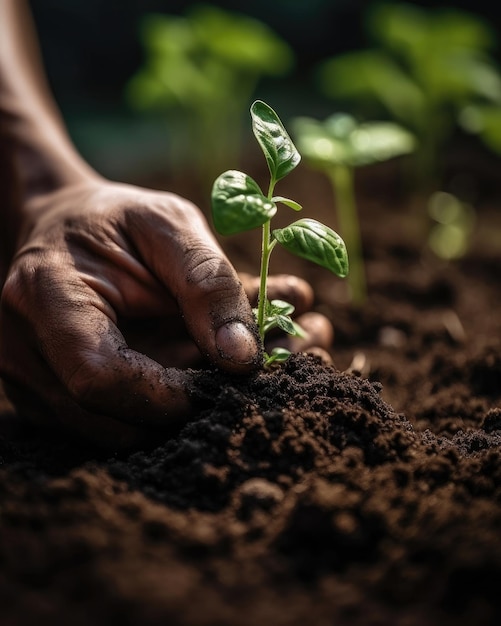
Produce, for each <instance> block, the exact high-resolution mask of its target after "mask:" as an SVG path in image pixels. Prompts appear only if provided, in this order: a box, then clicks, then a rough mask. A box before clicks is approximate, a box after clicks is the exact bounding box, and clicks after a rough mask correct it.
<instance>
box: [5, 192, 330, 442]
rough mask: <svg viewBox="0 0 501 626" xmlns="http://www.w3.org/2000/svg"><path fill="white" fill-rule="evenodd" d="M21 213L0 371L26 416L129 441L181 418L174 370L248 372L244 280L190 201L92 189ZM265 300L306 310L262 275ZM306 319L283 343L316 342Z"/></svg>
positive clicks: (307, 297) (185, 379) (285, 281)
mask: <svg viewBox="0 0 501 626" xmlns="http://www.w3.org/2000/svg"><path fill="white" fill-rule="evenodd" d="M25 214H26V215H28V216H29V218H30V221H29V223H28V222H27V223H25V224H24V228H23V230H22V233H23V234H22V236H21V242H20V243H21V245H20V248H19V250H18V252H17V254H16V256H15V258H14V261H13V263H12V265H11V268H10V272H9V275H8V277H7V280H6V283H5V285H4V289H3V292H2V303H1V313H0V315H1V318H0V373H1V374H2V376H3V378H4V380H5V381H6V383H7V388H8V390H9V392H10V394H11V397H12V398H13V399H14V401H15V402H16V404H18V405H19V406H20V408H21V411H22V412H23V413H24V414H26V415H27V416H28V417H31V418H32V419H34V420H36V421H39V422H42V423H44V424H46V423H50V424H52V425H54V426H57V425H63V426H64V427H66V428H68V429H69V430H70V431H73V432H74V433H76V434H77V435H79V436H83V437H85V438H86V439H90V440H92V441H94V442H95V443H99V444H102V445H114V446H116V447H123V446H128V445H131V444H133V443H141V442H142V441H143V440H144V439H145V437H146V439H149V437H150V435H151V432H152V431H153V432H155V430H156V431H158V430H159V429H160V430H161V431H165V432H176V431H177V430H178V429H179V428H180V427H181V426H182V425H183V424H184V423H185V422H186V420H187V419H188V418H189V416H190V411H191V406H190V400H189V386H190V372H189V370H188V369H183V368H187V367H190V366H191V367H193V366H198V365H201V358H202V359H208V360H209V361H210V362H212V363H213V364H214V365H216V366H218V367H220V368H222V369H224V370H226V371H228V372H230V373H242V374H243V373H248V372H251V371H252V370H254V369H257V368H258V367H259V366H260V363H261V357H262V355H261V350H260V346H259V341H258V338H257V330H256V328H255V323H254V319H253V315H252V311H251V306H250V304H249V298H248V296H249V297H250V298H251V299H252V298H253V297H255V293H256V292H257V283H256V280H255V279H254V278H252V277H249V276H247V275H246V276H242V281H240V280H239V278H238V276H237V274H236V272H235V270H234V269H233V267H232V266H231V264H230V263H229V261H228V260H227V258H226V257H225V255H224V254H223V252H222V251H221V249H220V247H219V245H218V244H217V242H216V240H215V238H214V237H213V235H212V233H211V232H210V229H209V228H208V226H207V224H206V221H205V219H204V218H203V216H202V214H201V212H200V211H199V210H198V209H197V208H196V207H195V206H194V205H193V204H191V203H190V202H189V201H187V200H185V199H183V198H180V197H179V196H175V195H173V194H168V193H162V192H156V191H150V190H145V189H141V188H138V187H133V186H129V185H120V184H114V183H109V182H105V181H101V180H97V181H92V182H86V183H84V184H82V185H76V186H70V187H66V188H63V189H61V190H58V191H56V192H53V193H49V194H45V195H43V196H41V197H38V198H36V199H35V200H32V201H31V204H30V205H29V206H28V207H27V209H26V211H25ZM246 290H247V293H246ZM269 295H270V297H271V298H282V299H285V300H288V301H289V302H291V303H292V304H294V305H295V306H296V308H297V311H298V312H299V313H301V312H304V311H306V310H307V309H308V308H309V307H310V306H311V303H312V293H311V289H310V288H309V286H308V285H307V284H306V283H304V281H301V280H299V279H296V278H293V277H283V276H282V277H276V278H272V279H271V280H270V287H269ZM304 320H306V324H305V323H304V321H303V320H302V319H301V318H299V321H300V322H301V323H302V324H303V326H305V325H306V327H307V330H308V328H310V329H311V333H310V340H309V341H306V342H305V341H303V344H302V345H300V346H299V344H297V343H296V345H295V346H293V345H291V347H292V348H294V349H306V348H308V347H310V346H311V345H312V344H314V345H317V346H320V347H324V348H326V347H328V345H329V344H330V341H331V337H332V335H331V334H330V333H331V329H330V325H329V323H328V322H327V321H326V320H325V318H322V317H321V316H318V315H315V314H311V313H310V314H307V316H306V317H305V318H304ZM315 329H316V330H315ZM296 341H297V340H296Z"/></svg>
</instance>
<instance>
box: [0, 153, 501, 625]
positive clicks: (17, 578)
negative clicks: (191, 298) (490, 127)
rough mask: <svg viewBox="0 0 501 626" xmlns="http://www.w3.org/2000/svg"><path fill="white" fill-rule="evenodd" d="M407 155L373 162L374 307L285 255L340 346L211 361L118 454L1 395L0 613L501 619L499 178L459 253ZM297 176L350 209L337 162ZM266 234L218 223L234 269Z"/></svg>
mask: <svg viewBox="0 0 501 626" xmlns="http://www.w3.org/2000/svg"><path fill="white" fill-rule="evenodd" d="M475 163H477V167H478V163H482V161H481V159H480V158H479V157H477V156H476V157H475ZM453 165H454V167H455V168H456V169H457V171H456V174H458V173H459V174H461V175H462V170H461V167H462V166H461V162H460V161H458V160H456V162H455V163H454V164H453ZM495 165H496V166H497V164H495ZM488 166H489V167H491V164H490V162H489V163H488ZM394 167H395V164H392V166H391V167H390V168H388V166H385V167H381V168H379V167H378V168H373V169H371V170H370V171H367V172H362V173H361V174H360V180H359V197H360V214H361V223H362V231H363V232H362V234H363V240H364V249H365V255H366V259H367V277H368V285H369V299H368V302H367V304H366V305H365V306H363V307H362V308H359V309H354V308H353V307H351V306H350V304H349V303H348V302H347V301H346V291H345V286H344V283H343V282H342V281H340V280H339V279H337V278H333V277H331V276H330V275H328V273H327V272H326V271H325V270H323V269H319V268H316V267H314V266H312V265H308V264H307V263H305V262H302V261H300V260H298V259H291V257H289V256H287V257H285V256H284V257H283V258H282V257H281V256H280V255H279V254H278V255H277V257H276V260H275V261H274V263H275V264H274V265H273V267H272V271H275V272H276V271H280V269H281V268H282V266H283V267H286V268H287V271H288V272H294V273H297V274H299V275H302V276H304V277H305V278H307V279H308V280H309V281H310V282H311V283H312V285H313V286H314V288H315V292H316V296H317V300H316V303H315V309H316V310H318V311H321V312H322V313H324V314H325V315H327V316H328V317H329V318H330V319H331V321H332V323H333V325H334V328H335V339H334V343H333V345H332V350H331V352H332V357H333V360H334V365H332V366H331V365H325V364H323V363H322V362H321V361H319V360H318V359H317V358H316V357H312V356H305V355H294V356H293V357H291V359H290V360H289V361H288V362H287V363H286V364H285V365H284V366H282V367H280V368H279V369H276V370H273V371H272V372H269V373H261V374H258V375H257V376H256V377H253V378H251V379H241V378H229V377H227V376H223V375H222V374H220V373H218V372H214V371H209V370H203V371H200V372H199V373H198V374H197V376H196V385H195V389H194V398H195V401H196V403H197V407H198V413H197V415H196V419H195V420H194V421H193V422H192V423H191V424H189V425H188V426H187V427H186V428H185V429H184V430H183V432H181V434H180V435H179V436H178V437H177V438H176V439H173V440H170V441H159V442H158V448H156V449H154V450H149V451H137V452H135V453H133V454H131V455H121V456H120V455H114V456H113V457H112V458H109V455H106V454H104V455H103V453H98V452H96V451H95V450H89V449H86V448H83V447H77V446H76V445H75V444H71V443H69V442H68V441H66V440H65V439H64V438H61V439H59V438H55V437H54V436H53V435H50V436H47V435H46V434H44V433H40V432H35V431H33V430H31V429H29V428H26V427H18V426H17V425H16V422H14V423H13V422H12V420H10V419H9V416H11V415H12V409H11V408H9V406H8V404H7V403H6V401H4V400H2V407H3V408H2V416H3V417H2V419H1V420H0V424H1V426H0V427H1V428H3V431H2V432H3V434H2V435H0V524H1V528H0V606H1V607H2V609H1V611H2V612H1V615H2V618H1V621H2V624H6V625H9V626H10V625H15V626H24V625H28V624H30V625H31V624H34V623H49V622H50V623H52V624H70V623H71V624H73V625H74V626H80V625H82V626H83V625H89V624H92V625H93V626H94V625H95V626H100V625H103V626H104V625H106V626H109V625H110V624H120V625H121V626H127V625H128V624H130V625H131V626H132V625H134V626H135V625H136V624H137V625H139V624H141V626H148V625H157V624H176V626H181V625H183V626H185V625H186V626H195V625H197V626H199V625H200V626H202V625H209V624H211V625H218V626H224V625H228V626H235V625H238V626H247V625H249V626H250V625H252V626H254V625H256V624H261V625H264V626H267V625H273V626H282V625H283V626H292V625H295V624H297V625H302V626H303V625H305V624H308V625H310V624H311V625H315V626H320V625H321V624H336V625H345V624H349V625H360V626H362V625H363V626H375V625H381V626H390V625H395V626H397V625H402V626H404V625H405V626H422V625H423V624H426V626H434V625H438V624H440V625H441V626H446V625H448V624H451V625H452V624H454V626H458V625H459V626H462V625H468V626H470V625H471V624H475V625H477V626H478V625H484V624H485V625H487V624H495V623H499V622H500V621H501V600H500V596H499V581H500V580H501V542H500V541H499V528H501V448H500V445H501V408H500V407H501V404H500V402H501V315H500V311H501V296H500V293H499V276H500V274H501V246H499V233H500V232H501V229H500V226H501V219H500V216H499V203H500V200H499V196H497V197H496V193H495V192H496V190H497V185H496V184H494V183H493V182H492V179H491V177H490V176H488V175H487V174H485V172H486V171H487V170H486V169H485V170H482V171H483V172H484V176H485V179H482V178H479V177H478V176H477V178H476V179H475V180H476V181H477V187H476V189H477V191H478V192H479V193H478V194H477V199H478V205H477V226H476V230H475V235H474V239H473V242H472V248H471V250H470V252H469V253H468V255H467V256H465V257H463V258H461V259H459V260H457V261H452V262H445V261H443V260H440V259H438V258H437V257H435V256H434V255H433V254H432V253H431V252H430V251H429V249H428V248H427V247H426V241H425V238H424V237H423V232H425V231H423V229H422V224H423V221H422V219H421V217H420V213H419V211H417V210H416V206H415V203H411V202H409V199H408V198H404V197H403V196H400V195H399V194H398V193H395V192H392V193H389V189H392V188H393V184H394V182H395V170H394V169H393V168H394ZM482 171H480V174H482ZM493 171H498V170H496V168H495V167H494V169H493ZM478 173H479V172H477V174H478ZM296 178H297V179H298V182H297V183H294V184H296V185H297V188H296V189H294V190H293V191H292V192H291V195H292V197H295V198H297V199H298V200H299V201H301V202H302V203H303V204H304V205H305V212H313V209H314V210H315V217H318V216H319V218H320V219H322V221H324V222H325V223H327V224H329V223H330V224H332V225H334V226H335V219H334V214H333V213H331V211H332V209H331V198H330V194H329V189H328V187H327V185H326V183H325V181H323V180H322V178H321V177H320V176H317V175H315V174H313V173H311V172H308V171H307V170H303V175H302V177H301V176H296ZM486 189H487V190H488V193H487V192H485V190H486ZM179 191H181V192H183V193H184V194H185V195H188V196H189V197H193V194H191V195H190V190H189V189H188V188H187V189H183V188H182V186H181V187H180V188H179ZM481 192H482V193H481ZM193 199H194V200H196V201H200V199H198V198H193ZM200 202H202V201H200ZM253 243H254V240H253V237H249V235H248V234H246V235H245V237H242V238H240V237H235V238H231V239H228V240H225V242H224V245H225V246H226V248H227V250H228V253H229V255H230V256H231V258H232V259H233V260H234V262H235V264H236V265H237V267H238V268H239V269H241V270H246V271H249V270H251V269H254V270H255V267H256V259H255V257H254V253H253V252H251V248H250V245H252V244H253ZM254 249H255V247H254Z"/></svg>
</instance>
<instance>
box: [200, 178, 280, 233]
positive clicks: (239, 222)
mask: <svg viewBox="0 0 501 626" xmlns="http://www.w3.org/2000/svg"><path fill="white" fill-rule="evenodd" d="M276 212H277V207H276V205H275V204H274V203H273V202H271V201H270V200H268V198H267V197H266V196H264V195H263V193H262V191H261V188H260V187H259V185H258V184H257V183H256V181H255V180H253V179H252V178H251V177H250V176H247V174H244V172H239V171H237V170H228V171H227V172H224V173H223V174H221V175H220V176H218V178H217V179H216V180H215V181H214V185H213V187H212V219H213V221H214V227H215V229H216V230H217V232H218V233H220V234H221V235H234V234H235V233H241V232H243V231H246V230H251V229H252V228H257V227H259V226H262V225H263V224H264V223H265V222H267V221H268V220H270V219H271V218H272V217H273V216H274V215H275V213H276Z"/></svg>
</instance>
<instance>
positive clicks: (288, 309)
mask: <svg viewBox="0 0 501 626" xmlns="http://www.w3.org/2000/svg"><path fill="white" fill-rule="evenodd" d="M266 304H267V305H268V306H267V308H266V315H292V313H294V305H293V304H290V302H286V301H285V300H271V302H270V301H269V300H268V302H267V303H266Z"/></svg>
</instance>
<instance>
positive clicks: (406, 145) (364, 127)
mask: <svg viewBox="0 0 501 626" xmlns="http://www.w3.org/2000/svg"><path fill="white" fill-rule="evenodd" d="M350 146H351V150H352V156H351V159H352V165H354V166H360V165H370V164H372V163H377V162H381V161H387V160H388V159H392V158H394V157H397V156H402V155H404V154H409V153H411V152H412V151H413V150H414V149H415V147H416V140H415V138H414V135H412V134H411V133H410V132H409V131H407V130H405V128H402V127H401V126H399V125H398V124H394V123H392V122H366V123H365V124H361V125H360V126H359V127H358V128H357V129H356V130H354V131H353V133H352V134H351V136H350Z"/></svg>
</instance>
